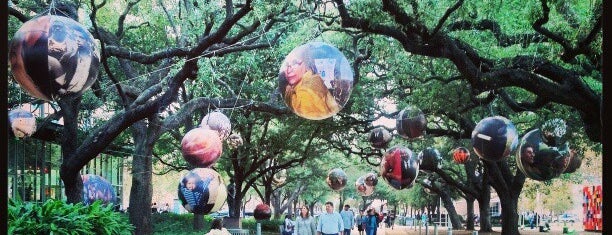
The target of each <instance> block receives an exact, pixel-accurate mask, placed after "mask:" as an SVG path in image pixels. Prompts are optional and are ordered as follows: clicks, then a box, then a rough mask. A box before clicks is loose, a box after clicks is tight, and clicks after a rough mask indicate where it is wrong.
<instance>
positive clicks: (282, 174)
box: [272, 169, 287, 186]
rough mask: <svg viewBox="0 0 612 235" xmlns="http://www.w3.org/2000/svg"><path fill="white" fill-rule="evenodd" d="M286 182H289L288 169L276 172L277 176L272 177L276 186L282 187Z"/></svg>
mask: <svg viewBox="0 0 612 235" xmlns="http://www.w3.org/2000/svg"><path fill="white" fill-rule="evenodd" d="M286 181H287V170H286V169H282V170H280V171H279V172H276V174H274V175H272V184H274V186H280V185H282V184H284V183H285V182H286Z"/></svg>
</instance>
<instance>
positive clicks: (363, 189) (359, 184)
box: [355, 176, 374, 197]
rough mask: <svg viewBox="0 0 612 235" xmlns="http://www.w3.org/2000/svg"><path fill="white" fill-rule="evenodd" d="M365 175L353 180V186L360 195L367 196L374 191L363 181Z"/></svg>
mask: <svg viewBox="0 0 612 235" xmlns="http://www.w3.org/2000/svg"><path fill="white" fill-rule="evenodd" d="M365 179H366V176H361V177H359V178H357V180H356V181H355V188H356V189H357V193H358V194H359V195H361V196H364V197H367V196H370V195H372V193H374V187H373V186H369V185H367V184H366V182H365Z"/></svg>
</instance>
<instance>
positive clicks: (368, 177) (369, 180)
mask: <svg viewBox="0 0 612 235" xmlns="http://www.w3.org/2000/svg"><path fill="white" fill-rule="evenodd" d="M364 177H365V183H366V185H367V186H371V187H376V185H377V184H378V175H376V173H367V174H365V176H364Z"/></svg>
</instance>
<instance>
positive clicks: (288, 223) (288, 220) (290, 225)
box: [283, 214, 295, 235]
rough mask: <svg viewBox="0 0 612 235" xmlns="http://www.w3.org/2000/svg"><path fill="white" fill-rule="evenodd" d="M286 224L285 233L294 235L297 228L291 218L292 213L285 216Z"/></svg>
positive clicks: (284, 234)
mask: <svg viewBox="0 0 612 235" xmlns="http://www.w3.org/2000/svg"><path fill="white" fill-rule="evenodd" d="M283 224H284V226H285V230H283V235H292V234H293V229H294V228H295V223H293V220H291V215H290V214H287V215H286V216H285V222H284V223H283Z"/></svg>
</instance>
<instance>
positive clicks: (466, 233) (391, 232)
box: [351, 224, 602, 235]
mask: <svg viewBox="0 0 612 235" xmlns="http://www.w3.org/2000/svg"><path fill="white" fill-rule="evenodd" d="M574 227H577V226H574ZM428 228H429V232H428V233H425V227H421V229H420V230H419V227H416V228H415V227H412V226H398V225H396V226H394V227H393V229H391V228H379V229H378V231H377V233H376V235H425V234H427V235H435V232H434V229H433V227H431V226H429V227H428ZM578 229H579V228H578ZM578 229H575V230H576V233H575V234H588V235H595V234H597V235H599V234H602V233H601V232H585V231H582V230H578ZM520 233H521V234H523V235H536V234H537V235H546V234H563V225H554V224H553V225H551V231H549V232H539V231H538V229H535V228H534V229H529V228H526V229H523V230H520ZM447 234H448V229H447V228H446V227H438V235H447ZM452 234H453V235H472V231H470V230H453V233H452ZM492 234H501V227H493V232H489V233H481V232H479V233H478V235H492ZM351 235H360V234H359V232H358V231H357V229H353V230H352V231H351ZM363 235H365V232H364V233H363Z"/></svg>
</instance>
